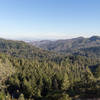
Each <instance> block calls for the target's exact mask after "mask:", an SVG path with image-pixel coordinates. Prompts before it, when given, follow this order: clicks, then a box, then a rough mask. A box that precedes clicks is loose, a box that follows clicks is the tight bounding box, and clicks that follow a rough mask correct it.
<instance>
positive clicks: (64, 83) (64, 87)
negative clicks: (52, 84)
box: [61, 73, 70, 90]
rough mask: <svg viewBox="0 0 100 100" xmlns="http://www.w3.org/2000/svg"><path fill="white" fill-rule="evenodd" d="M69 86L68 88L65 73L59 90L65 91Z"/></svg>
mask: <svg viewBox="0 0 100 100" xmlns="http://www.w3.org/2000/svg"><path fill="white" fill-rule="evenodd" d="M69 86H70V82H69V79H68V75H67V73H65V75H64V78H63V81H62V86H61V89H62V90H67V89H68V87H69Z"/></svg>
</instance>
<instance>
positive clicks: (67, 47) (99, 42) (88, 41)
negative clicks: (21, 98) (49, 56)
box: [31, 36, 100, 57]
mask: <svg viewBox="0 0 100 100" xmlns="http://www.w3.org/2000/svg"><path fill="white" fill-rule="evenodd" d="M31 44H33V45H35V46H37V47H40V48H42V49H45V50H49V51H55V52H59V53H64V54H65V53H66V54H69V53H70V54H73V53H74V54H81V55H89V54H87V53H88V52H89V51H91V52H90V55H91V56H99V57H100V54H99V55H98V52H99V51H100V37H99V36H92V37H90V38H84V37H78V38H73V39H67V40H57V41H45V40H44V41H37V42H36V41H35V42H33V43H31ZM96 51H98V52H96Z"/></svg>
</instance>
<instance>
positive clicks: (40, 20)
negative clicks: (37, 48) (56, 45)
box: [0, 0, 100, 39]
mask: <svg viewBox="0 0 100 100" xmlns="http://www.w3.org/2000/svg"><path fill="white" fill-rule="evenodd" d="M91 35H100V0H0V37H4V38H14V39H16V38H35V39H40V38H42V39H51V38H52V39H54V38H56V39H59V38H72V37H77V36H91Z"/></svg>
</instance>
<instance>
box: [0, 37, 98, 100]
mask: <svg viewBox="0 0 100 100" xmlns="http://www.w3.org/2000/svg"><path fill="white" fill-rule="evenodd" d="M82 39H84V40H85V41H86V40H87V39H85V38H82V37H81V38H76V39H72V40H67V41H74V42H73V43H75V41H78V42H76V43H75V44H74V45H75V46H76V47H78V46H77V45H76V44H78V43H81V42H79V41H81V40H82ZM61 41H62V40H60V42H61ZM63 41H64V42H63V43H65V40H63ZM88 41H92V42H93V41H96V42H97V41H99V37H92V38H91V39H90V40H89V39H88ZM47 42H48V43H50V42H51V41H46V43H47ZM52 42H54V41H52ZM60 42H59V43H60ZM43 43H45V41H42V44H43ZM73 43H72V44H73ZM91 45H92V44H91ZM85 46H86V45H85ZM85 46H84V48H80V49H79V50H81V52H82V50H83V51H84V52H85V53H88V54H92V53H90V52H94V54H95V52H97V53H98V56H99V44H97V46H96V47H91V46H90V47H91V48H90V47H89V48H90V50H88V49H87V47H86V49H85ZM92 46H93V45H92ZM76 47H73V50H74V48H76ZM80 47H81V46H80ZM62 48H63V47H62ZM70 49H72V48H71V47H70ZM95 49H96V50H97V51H96V50H95ZM89 51H90V52H89ZM79 53H80V51H78V50H77V53H73V52H71V55H67V56H66V54H65V55H63V54H58V52H53V51H48V50H43V49H41V48H38V47H35V46H33V45H31V44H29V43H25V42H23V41H12V40H5V39H0V100H4V98H6V100H73V99H74V100H75V99H77V98H85V99H86V98H94V97H96V98H100V60H99V59H97V56H96V57H94V56H93V57H91V56H90V57H87V55H83V54H84V53H81V54H79ZM72 54H73V55H72Z"/></svg>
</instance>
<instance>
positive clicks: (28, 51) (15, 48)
mask: <svg viewBox="0 0 100 100" xmlns="http://www.w3.org/2000/svg"><path fill="white" fill-rule="evenodd" d="M0 52H1V53H5V54H7V55H11V56H13V57H20V58H27V59H40V60H42V59H47V60H48V59H50V60H51V59H52V60H57V58H59V60H60V59H62V58H63V56H61V55H59V54H57V53H53V52H49V51H46V50H43V49H41V48H37V47H35V46H33V45H30V44H28V43H25V42H23V41H13V40H5V39H0Z"/></svg>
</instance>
